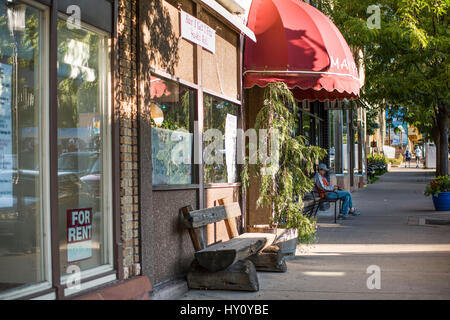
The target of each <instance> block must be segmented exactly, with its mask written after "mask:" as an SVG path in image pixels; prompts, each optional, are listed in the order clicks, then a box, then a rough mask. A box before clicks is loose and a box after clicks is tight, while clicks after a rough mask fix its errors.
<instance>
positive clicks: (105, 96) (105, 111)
mask: <svg viewBox="0 0 450 320" xmlns="http://www.w3.org/2000/svg"><path fill="white" fill-rule="evenodd" d="M68 17H69V16H68V15H67V14H64V13H62V12H58V13H57V21H56V25H57V23H58V21H60V20H67V18H68ZM81 28H83V29H84V30H87V31H89V32H93V33H96V34H98V35H101V36H102V37H104V39H105V40H106V41H105V43H104V45H105V48H104V49H105V51H106V58H107V60H106V61H105V64H104V65H105V66H106V70H104V71H105V72H106V75H105V76H102V77H101V78H102V82H104V83H102V85H101V89H100V91H101V93H102V95H101V99H102V121H103V123H104V124H105V129H104V130H103V132H102V141H103V143H104V145H103V147H102V153H103V155H102V162H103V163H102V165H103V168H104V169H103V171H104V174H103V176H102V184H103V187H105V186H106V188H105V190H104V199H102V200H103V208H104V213H103V214H104V221H103V225H102V228H104V234H103V237H104V239H103V241H104V242H105V252H104V255H107V257H108V258H107V259H105V260H106V261H107V263H105V264H102V265H99V266H97V267H93V268H90V269H87V270H83V271H81V274H80V279H81V283H80V289H78V290H74V291H72V292H69V290H70V289H68V288H67V285H66V283H67V280H68V278H69V276H70V275H68V274H60V285H61V286H62V288H63V295H64V297H69V296H72V295H76V294H79V293H81V292H83V291H85V290H87V289H89V288H92V287H93V286H98V285H102V284H104V283H107V282H111V281H114V280H117V276H116V275H115V270H114V265H115V263H114V259H115V258H116V257H115V256H114V249H113V243H114V239H113V229H114V227H113V222H114V210H113V199H114V197H115V195H114V194H113V187H112V181H113V178H112V176H113V164H112V161H111V159H112V155H113V150H112V145H113V143H115V142H114V141H113V134H112V128H111V125H110V124H112V122H113V121H112V119H113V114H112V105H113V101H112V99H111V98H112V95H111V91H112V89H113V86H112V85H111V81H112V72H113V70H112V68H111V62H112V60H113V56H112V39H113V38H112V34H111V33H109V32H107V31H104V30H102V29H99V28H97V27H95V26H92V25H90V24H88V23H85V22H83V21H81ZM57 36H58V32H57V33H56V35H55V37H57ZM108 42H110V43H109V44H108ZM108 55H109V57H108ZM56 61H57V60H56ZM99 72H100V70H99ZM56 89H57V88H56ZM56 121H57V118H56ZM56 126H57V124H56ZM116 141H117V140H116ZM53 170H56V171H57V166H56V167H53ZM56 193H57V192H56ZM56 212H58V211H56ZM51 232H52V237H56V238H57V239H59V230H57V232H56V233H55V230H53V229H52V230H51ZM58 250H59V245H58ZM103 258H104V257H103ZM53 272H54V270H53ZM59 272H60V270H59ZM111 272H114V275H113V274H111ZM83 279H84V280H83Z"/></svg>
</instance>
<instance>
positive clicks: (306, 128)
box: [302, 112, 313, 146]
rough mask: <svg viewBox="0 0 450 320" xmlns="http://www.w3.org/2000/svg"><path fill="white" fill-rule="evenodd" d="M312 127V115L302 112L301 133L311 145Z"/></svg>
mask: <svg viewBox="0 0 450 320" xmlns="http://www.w3.org/2000/svg"><path fill="white" fill-rule="evenodd" d="M312 129H313V128H312V117H311V116H310V115H309V114H307V113H306V112H302V135H304V136H305V137H306V144H307V145H308V146H309V145H311V140H312Z"/></svg>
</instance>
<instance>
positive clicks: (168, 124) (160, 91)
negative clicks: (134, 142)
mask: <svg viewBox="0 0 450 320" xmlns="http://www.w3.org/2000/svg"><path fill="white" fill-rule="evenodd" d="M150 90H151V92H150V96H151V99H152V101H151V105H150V108H151V118H152V167H153V171H152V183H153V184H154V185H168V184H191V183H193V178H192V174H193V172H192V168H193V165H192V154H193V148H194V137H193V132H194V112H193V110H194V97H195V96H194V90H192V89H190V88H188V87H185V86H182V85H180V84H179V83H177V82H174V81H169V80H164V79H160V78H157V77H153V76H152V79H151V89H150Z"/></svg>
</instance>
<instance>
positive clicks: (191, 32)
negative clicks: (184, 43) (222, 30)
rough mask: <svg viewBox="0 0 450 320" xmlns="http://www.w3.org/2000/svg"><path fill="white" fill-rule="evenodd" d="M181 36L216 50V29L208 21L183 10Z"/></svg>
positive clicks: (212, 50)
mask: <svg viewBox="0 0 450 320" xmlns="http://www.w3.org/2000/svg"><path fill="white" fill-rule="evenodd" d="M180 25H181V37H182V38H185V39H187V40H189V41H192V42H194V43H196V44H198V45H200V46H202V47H203V48H205V49H206V50H209V51H211V52H212V53H215V52H216V31H215V30H214V29H213V28H211V27H210V26H208V25H207V24H206V23H203V22H202V21H200V20H198V19H197V18H195V17H193V16H191V15H190V14H188V13H186V12H184V11H181V24H180Z"/></svg>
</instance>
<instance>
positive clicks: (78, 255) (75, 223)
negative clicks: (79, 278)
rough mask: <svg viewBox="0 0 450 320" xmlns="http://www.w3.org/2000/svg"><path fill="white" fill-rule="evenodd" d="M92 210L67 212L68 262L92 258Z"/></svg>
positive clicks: (71, 210) (84, 209)
mask: <svg viewBox="0 0 450 320" xmlns="http://www.w3.org/2000/svg"><path fill="white" fill-rule="evenodd" d="M92 219H93V216H92V208H83V209H70V210H67V261H68V262H74V261H80V260H85V259H89V258H90V257H92Z"/></svg>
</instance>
